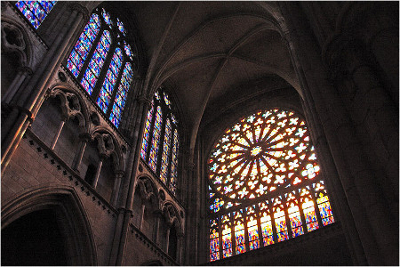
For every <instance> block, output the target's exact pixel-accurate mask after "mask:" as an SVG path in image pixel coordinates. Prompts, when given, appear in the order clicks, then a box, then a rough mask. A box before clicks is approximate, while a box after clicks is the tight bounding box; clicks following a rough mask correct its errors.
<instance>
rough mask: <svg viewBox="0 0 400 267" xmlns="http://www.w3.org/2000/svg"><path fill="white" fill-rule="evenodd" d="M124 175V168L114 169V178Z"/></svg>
mask: <svg viewBox="0 0 400 267" xmlns="http://www.w3.org/2000/svg"><path fill="white" fill-rule="evenodd" d="M124 175H125V171H124V170H116V171H115V178H117V179H118V178H122V177H123V176H124Z"/></svg>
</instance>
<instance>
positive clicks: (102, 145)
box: [91, 127, 124, 171]
mask: <svg viewBox="0 0 400 267" xmlns="http://www.w3.org/2000/svg"><path fill="white" fill-rule="evenodd" d="M91 139H92V140H97V150H98V151H99V154H100V155H102V156H104V157H111V159H112V161H113V163H114V167H115V169H114V170H115V171H118V170H123V168H124V162H123V156H122V150H121V146H120V144H119V143H118V142H117V141H116V140H117V139H116V138H115V136H114V135H113V134H112V133H110V132H109V131H108V130H107V129H105V128H102V127H100V128H96V129H95V130H94V131H93V133H92V134H91Z"/></svg>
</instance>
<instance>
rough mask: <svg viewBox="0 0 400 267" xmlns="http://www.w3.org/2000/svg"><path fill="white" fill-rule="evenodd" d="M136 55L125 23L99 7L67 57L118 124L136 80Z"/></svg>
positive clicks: (85, 87) (72, 70)
mask: <svg viewBox="0 0 400 267" xmlns="http://www.w3.org/2000/svg"><path fill="white" fill-rule="evenodd" d="M134 55H135V54H134V52H133V50H132V47H131V45H130V44H129V38H128V32H127V29H126V28H125V25H124V23H123V22H122V21H121V20H120V19H119V18H117V17H113V16H112V15H111V14H110V13H108V12H107V11H106V10H105V9H104V8H97V9H96V10H95V11H94V13H93V14H92V15H91V17H90V20H89V22H88V23H87V24H86V26H85V28H84V30H83V32H82V33H81V35H80V37H79V39H78V41H77V42H76V44H75V46H74V48H73V50H72V52H71V54H70V55H69V57H68V59H67V68H68V69H69V70H70V71H71V73H72V75H73V76H74V77H75V78H76V79H77V80H78V81H79V82H80V84H81V85H82V87H83V89H85V91H86V92H87V93H88V94H89V95H90V96H91V97H92V98H93V100H94V101H96V103H97V105H98V106H99V107H100V109H101V110H102V111H103V112H104V114H105V115H106V117H108V119H109V120H110V121H111V122H112V123H113V124H114V125H115V126H116V127H117V128H118V126H119V124H120V121H121V116H122V112H123V110H124V107H125V103H126V99H127V94H128V91H129V89H130V87H131V84H132V79H133V74H134V64H133V60H134Z"/></svg>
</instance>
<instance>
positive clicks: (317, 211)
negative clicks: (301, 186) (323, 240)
mask: <svg viewBox="0 0 400 267" xmlns="http://www.w3.org/2000/svg"><path fill="white" fill-rule="evenodd" d="M316 194H318V193H317V192H315V188H313V189H312V194H311V197H312V201H313V203H314V208H315V215H316V216H317V220H318V226H319V227H322V226H323V224H322V218H321V214H320V213H319V207H318V203H317V198H318V197H316Z"/></svg>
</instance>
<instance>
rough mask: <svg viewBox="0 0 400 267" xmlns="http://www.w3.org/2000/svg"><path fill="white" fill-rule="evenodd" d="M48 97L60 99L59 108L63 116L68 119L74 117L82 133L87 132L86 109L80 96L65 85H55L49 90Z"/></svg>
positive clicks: (87, 119) (87, 114)
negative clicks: (82, 130)
mask: <svg viewBox="0 0 400 267" xmlns="http://www.w3.org/2000/svg"><path fill="white" fill-rule="evenodd" d="M50 97H54V98H55V97H58V98H59V99H60V101H61V106H60V108H61V111H62V114H63V116H65V117H67V118H68V119H69V118H73V117H76V118H77V119H78V121H79V126H80V127H82V129H84V132H85V133H88V132H89V123H88V122H89V112H88V107H87V105H86V102H85V101H83V99H82V97H81V95H80V94H78V93H77V92H75V91H74V90H72V89H71V88H69V87H66V86H65V85H60V84H56V85H54V86H53V87H52V88H51V89H50Z"/></svg>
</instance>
